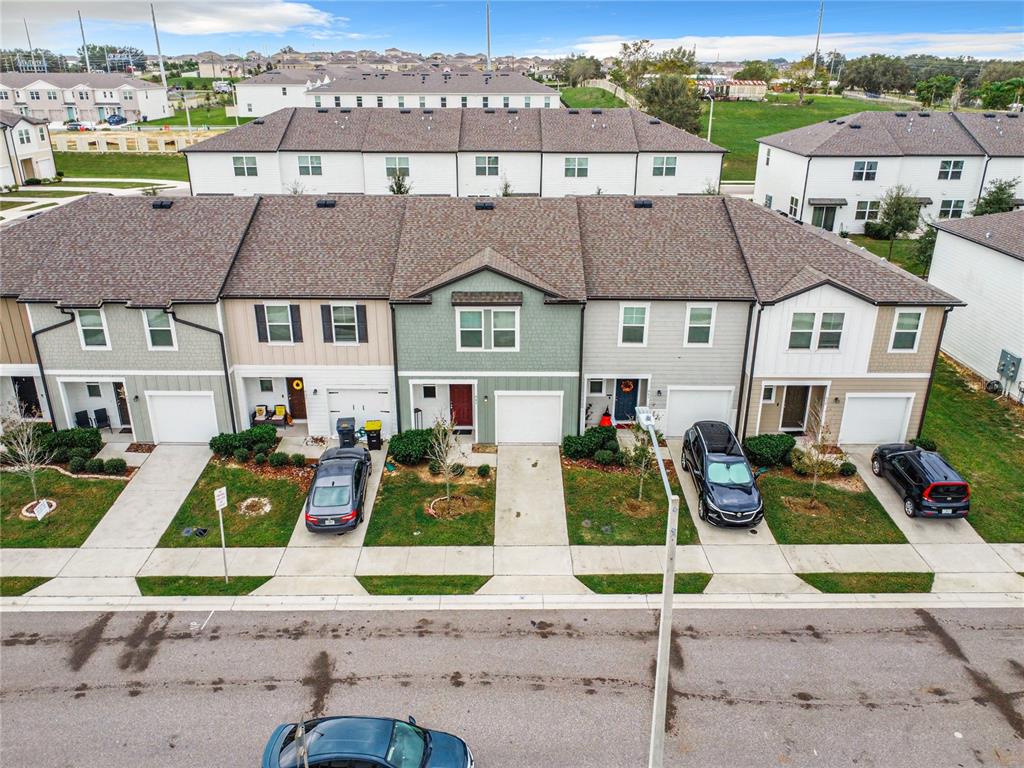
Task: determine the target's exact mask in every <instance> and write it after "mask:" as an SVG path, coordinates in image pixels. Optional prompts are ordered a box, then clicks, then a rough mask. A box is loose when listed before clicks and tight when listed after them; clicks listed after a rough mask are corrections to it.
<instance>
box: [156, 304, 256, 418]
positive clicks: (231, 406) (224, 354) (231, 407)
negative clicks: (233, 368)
mask: <svg viewBox="0 0 1024 768" xmlns="http://www.w3.org/2000/svg"><path fill="white" fill-rule="evenodd" d="M164 312H166V313H167V314H168V315H170V316H171V317H173V318H174V322H176V323H181V324H182V325H187V326H188V327H189V328H195V329H197V330H200V331H206V332H207V333H213V334H216V336H217V338H218V339H220V359H221V362H222V363H223V364H224V386H225V387H226V388H227V394H228V411H230V413H231V431H232V432H238V422H237V421H236V419H235V399H234V397H233V396H232V395H231V372H230V371H229V370H228V348H227V344H226V343H225V342H224V334H223V332H221V331H219V330H217V329H216V328H209V327H208V326H205V325H200V324H199V323H193V322H192V321H191V320H183V319H182V318H180V317H178V315H177V314H176V313H175V312H176V311H175V310H174V309H172V308H170V307H168V308H167V309H165V310H164Z"/></svg>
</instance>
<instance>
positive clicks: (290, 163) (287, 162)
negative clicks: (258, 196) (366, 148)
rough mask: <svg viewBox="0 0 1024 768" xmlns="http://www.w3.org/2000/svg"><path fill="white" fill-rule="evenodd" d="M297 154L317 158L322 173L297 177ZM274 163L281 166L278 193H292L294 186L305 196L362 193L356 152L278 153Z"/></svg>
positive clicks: (357, 153)
mask: <svg viewBox="0 0 1024 768" xmlns="http://www.w3.org/2000/svg"><path fill="white" fill-rule="evenodd" d="M300 154H301V155H317V156H318V157H319V158H320V168H321V170H322V171H323V173H322V174H321V175H320V176H300V175H299V155H300ZM269 157H273V156H272V155H271V156H268V158H269ZM277 159H278V162H280V164H281V166H280V176H281V189H280V190H278V191H279V192H285V193H287V192H291V191H292V187H293V185H295V184H298V185H299V186H300V187H301V189H302V193H303V194H307V195H313V194H318V193H322V192H323V193H326V192H339V193H357V194H358V193H362V191H363V158H362V155H361V153H359V152H323V153H319V154H318V153H314V152H308V153H307V152H281V153H279V154H278V155H277Z"/></svg>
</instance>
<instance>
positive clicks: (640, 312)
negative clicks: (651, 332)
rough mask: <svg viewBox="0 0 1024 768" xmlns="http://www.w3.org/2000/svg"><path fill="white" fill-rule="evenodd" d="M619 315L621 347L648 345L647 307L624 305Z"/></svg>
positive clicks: (642, 305) (644, 305) (643, 305)
mask: <svg viewBox="0 0 1024 768" xmlns="http://www.w3.org/2000/svg"><path fill="white" fill-rule="evenodd" d="M620 312H621V314H620V315H619V346H629V345H636V346H643V345H644V344H646V343H647V305H646V304H623V305H622V309H621V310H620Z"/></svg>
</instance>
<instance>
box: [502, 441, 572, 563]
mask: <svg viewBox="0 0 1024 768" xmlns="http://www.w3.org/2000/svg"><path fill="white" fill-rule="evenodd" d="M497 482H498V488H497V497H496V499H495V504H494V517H495V519H494V544H495V546H498V547H502V546H563V547H568V546H569V529H568V525H567V523H566V520H565V498H564V496H563V495H562V465H561V459H560V458H559V453H558V446H555V445H503V446H501V447H500V448H499V449H498V479H497ZM542 572H543V571H542Z"/></svg>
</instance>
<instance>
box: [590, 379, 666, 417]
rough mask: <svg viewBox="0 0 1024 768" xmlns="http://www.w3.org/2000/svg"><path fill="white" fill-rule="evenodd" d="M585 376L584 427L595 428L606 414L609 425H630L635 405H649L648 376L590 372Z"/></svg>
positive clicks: (634, 414) (649, 380) (634, 413)
mask: <svg viewBox="0 0 1024 768" xmlns="http://www.w3.org/2000/svg"><path fill="white" fill-rule="evenodd" d="M585 379H586V382H585V384H584V386H585V387H586V390H585V391H586V404H585V406H584V408H585V410H584V414H583V424H584V427H596V426H597V425H598V424H599V423H600V421H601V418H602V417H603V416H604V415H605V414H606V413H607V414H608V416H609V417H610V418H611V420H612V424H631V423H632V422H633V421H635V420H636V409H637V407H642V406H649V405H650V402H649V395H650V382H651V379H650V376H640V375H624V376H613V375H603V374H591V375H587V376H586V377H585Z"/></svg>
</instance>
